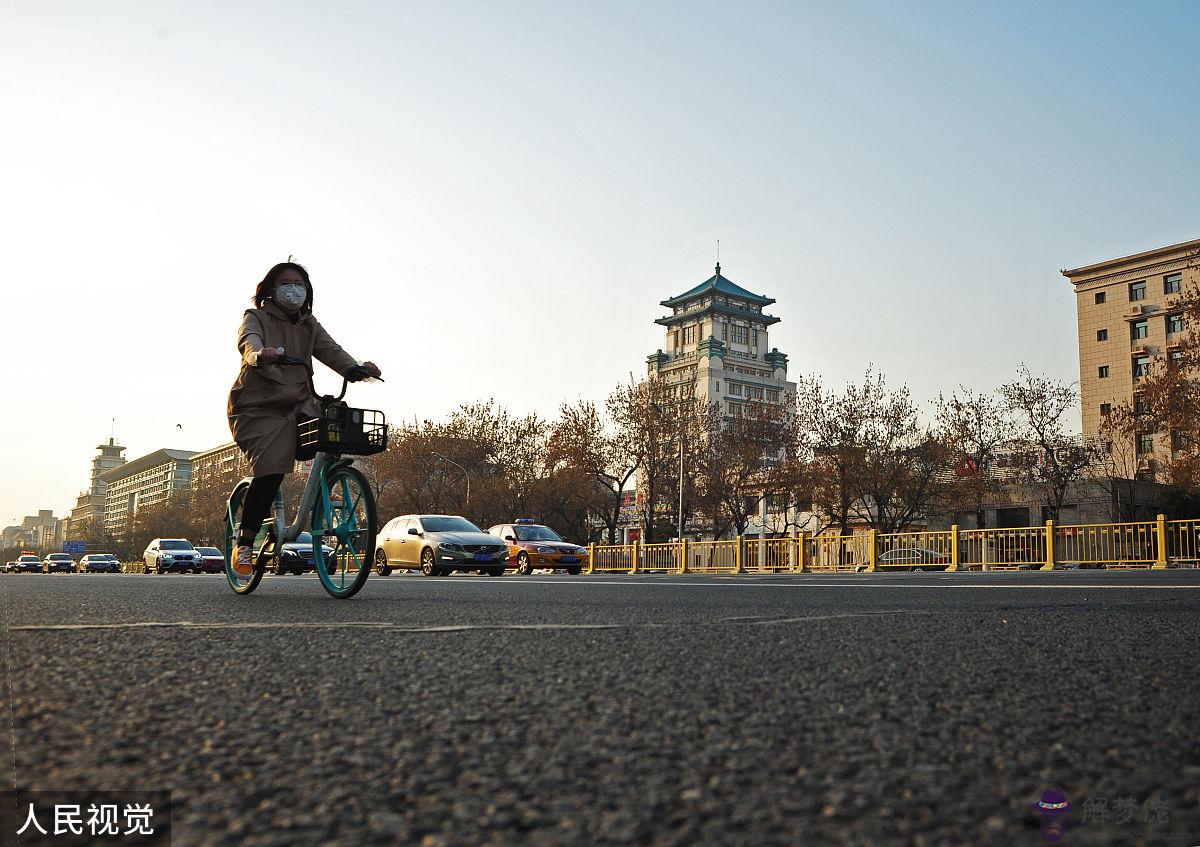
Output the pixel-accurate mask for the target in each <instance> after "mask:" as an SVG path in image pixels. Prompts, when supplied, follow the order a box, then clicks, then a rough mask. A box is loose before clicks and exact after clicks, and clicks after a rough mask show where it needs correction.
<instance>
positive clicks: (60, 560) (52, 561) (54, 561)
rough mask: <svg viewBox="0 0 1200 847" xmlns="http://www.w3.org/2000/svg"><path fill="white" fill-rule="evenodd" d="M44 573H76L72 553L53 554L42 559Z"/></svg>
mask: <svg viewBox="0 0 1200 847" xmlns="http://www.w3.org/2000/svg"><path fill="white" fill-rule="evenodd" d="M42 571H43V572H45V573H55V572H56V571H57V572H59V573H75V560H74V559H72V558H71V554H70V553H51V554H50V555H48V556H47V557H46V558H44V559H42Z"/></svg>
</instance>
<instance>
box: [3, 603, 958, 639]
mask: <svg viewBox="0 0 1200 847" xmlns="http://www.w3.org/2000/svg"><path fill="white" fill-rule="evenodd" d="M895 614H906V615H917V614H922V615H923V614H934V613H933V612H925V611H914V610H909V609H891V610H884V611H879V612H847V613H845V614H834V615H811V616H807V617H805V616H801V617H787V618H719V619H717V620H715V621H678V622H675V623H666V622H661V621H641V622H638V621H634V622H630V623H580V624H573V623H510V624H503V623H498V624H440V625H435V626H405V625H404V624H395V623H388V622H387V621H295V622H288V621H272V622H269V623H268V622H239V621H230V622H209V623H205V622H202V621H131V622H128V623H66V624H45V625H26V626H14V627H10V630H9V631H10V632H57V631H62V632H76V631H86V630H118V629H215V630H228V629H287V630H297V629H371V630H378V631H381V632H404V633H435V632H471V631H476V630H490V631H494V630H519V631H526V630H530V631H542V630H568V629H589V630H594V629H667V628H671V627H681V626H711V625H712V624H713V623H728V624H733V625H747V626H769V625H772V624H789V623H804V622H806V621H831V620H839V619H842V618H873V617H880V616H882V615H895Z"/></svg>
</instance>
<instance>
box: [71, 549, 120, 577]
mask: <svg viewBox="0 0 1200 847" xmlns="http://www.w3.org/2000/svg"><path fill="white" fill-rule="evenodd" d="M79 572H80V573H120V572H121V563H120V561H118V559H117V557H116V556H114V555H113V554H112V553H88V554H87V555H86V556H84V557H83V558H82V559H80V560H79Z"/></svg>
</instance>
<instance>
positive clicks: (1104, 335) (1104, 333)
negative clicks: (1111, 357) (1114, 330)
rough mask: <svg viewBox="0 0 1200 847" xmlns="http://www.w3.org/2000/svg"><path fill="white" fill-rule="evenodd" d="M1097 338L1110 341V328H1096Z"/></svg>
mask: <svg viewBox="0 0 1200 847" xmlns="http://www.w3.org/2000/svg"><path fill="white" fill-rule="evenodd" d="M1096 340H1097V341H1108V330H1107V329H1098V330H1096Z"/></svg>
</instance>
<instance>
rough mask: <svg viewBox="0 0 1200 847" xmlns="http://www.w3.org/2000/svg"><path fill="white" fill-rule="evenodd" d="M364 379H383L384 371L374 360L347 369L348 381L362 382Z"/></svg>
mask: <svg viewBox="0 0 1200 847" xmlns="http://www.w3.org/2000/svg"><path fill="white" fill-rule="evenodd" d="M364 379H378V380H380V381H382V380H383V372H382V371H380V370H379V366H378V365H376V364H375V363H374V362H363V363H362V364H361V365H355V366H354V367H352V368H350V370H348V371H346V382H360V381H362V380H364Z"/></svg>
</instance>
